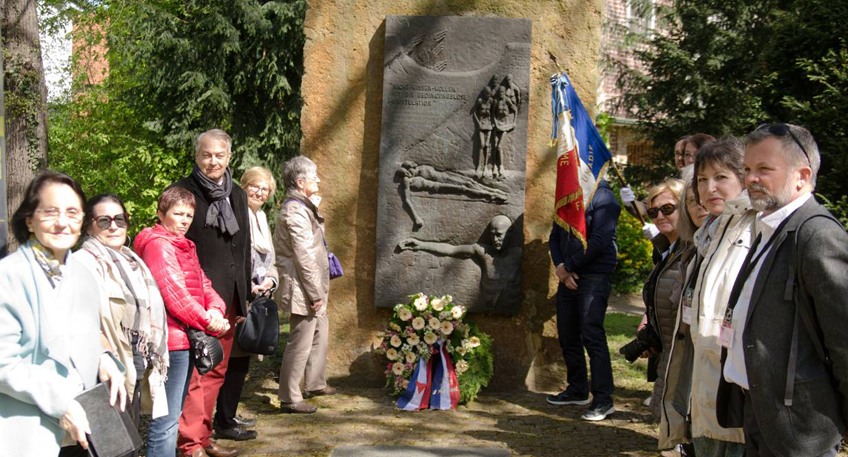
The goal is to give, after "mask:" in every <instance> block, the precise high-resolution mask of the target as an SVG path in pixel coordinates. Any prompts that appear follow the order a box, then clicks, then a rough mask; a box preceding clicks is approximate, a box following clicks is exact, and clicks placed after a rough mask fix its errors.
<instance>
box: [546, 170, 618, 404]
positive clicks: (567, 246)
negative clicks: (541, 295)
mask: <svg viewBox="0 0 848 457" xmlns="http://www.w3.org/2000/svg"><path fill="white" fill-rule="evenodd" d="M620 213H621V206H620V205H619V204H618V201H616V199H615V195H614V194H613V193H612V190H610V187H609V184H607V182H606V181H605V180H603V179H602V180H600V181H599V183H598V188H597V190H596V191H595V194H594V196H592V201H591V202H590V203H589V205H588V208H586V247H585V248H584V245H583V243H582V242H581V241H580V239H579V238H577V237H576V236H574V235H573V234H572V233H571V232H566V231H565V230H564V229H563V228H562V227H560V226H559V225H558V224H556V223H554V226H553V229H552V230H551V236H550V240H549V241H548V245H549V247H550V250H551V259H552V260H553V262H554V266H555V267H556V276H557V279H558V280H559V288H558V289H557V295H556V307H557V332H558V333H559V345H560V347H562V355H563V358H564V359H565V366H566V369H567V371H568V387H567V388H566V389H565V391H563V392H561V393H559V394H556V395H550V396H548V398H547V401H548V403H550V404H552V405H589V403H590V400H589V391H590V390H591V392H592V400H591V405H590V406H589V409H588V410H586V412H585V413H583V415H582V416H581V419H583V420H589V421H600V420H604V419H606V417H607V416H609V415H610V414H612V413H614V412H615V407H614V406H613V402H612V392H613V389H614V387H613V379H612V365H611V362H610V354H609V347H608V345H607V335H606V333H605V331H604V316H605V314H606V311H607V304H608V300H609V295H610V291H611V288H612V272H613V271H614V270H615V265H616V262H617V261H618V249H617V248H616V245H615V231H616V228H617V227H618V215H619V214H620ZM584 348H585V351H586V352H587V353H588V354H589V365H590V368H591V371H592V385H591V389H590V386H589V380H588V376H587V373H586V355H585V354H584V352H583V351H584Z"/></svg>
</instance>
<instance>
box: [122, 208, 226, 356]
mask: <svg viewBox="0 0 848 457" xmlns="http://www.w3.org/2000/svg"><path fill="white" fill-rule="evenodd" d="M135 252H136V254H138V255H139V257H141V258H142V260H144V263H146V264H147V267H148V268H150V272H151V273H152V274H153V278H154V279H156V284H157V285H159V291H160V292H161V293H162V298H163V299H164V300H165V309H166V310H167V311H168V350H169V351H179V350H183V349H189V347H190V346H189V342H188V335H186V332H185V330H186V328H187V327H192V328H196V329H198V330H205V329H206V326H207V325H209V320H208V319H207V318H206V310H208V309H217V310H219V311H221V315H223V316H226V315H227V309H226V306H225V305H224V301H223V300H221V297H220V296H219V295H218V293H217V292H215V290H214V289H212V282H210V281H209V278H207V277H206V275H205V274H204V273H203V269H202V268H200V261H198V260H197V249H196V248H195V246H194V242H192V241H191V240H189V239H188V238H186V237H184V236H178V235H175V234H173V233H170V232H168V231H167V230H165V228H164V227H162V226H161V225H159V224H156V226H154V227H153V228H149V227H148V228H146V229H144V230H142V231H141V233H139V234H138V236H136V238H135Z"/></svg>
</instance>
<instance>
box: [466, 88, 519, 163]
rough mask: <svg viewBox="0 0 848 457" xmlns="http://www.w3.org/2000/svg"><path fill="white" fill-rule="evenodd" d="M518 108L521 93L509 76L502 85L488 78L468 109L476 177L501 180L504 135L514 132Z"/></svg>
mask: <svg viewBox="0 0 848 457" xmlns="http://www.w3.org/2000/svg"><path fill="white" fill-rule="evenodd" d="M520 108H521V90H520V89H519V88H518V85H516V84H515V82H514V81H513V76H512V74H507V75H506V77H505V78H504V79H503V81H500V75H498V74H495V75H492V79H490V80H489V84H488V85H487V86H486V87H485V88H483V91H482V94H481V95H480V96H479V97H478V98H477V101H476V103H475V104H474V108H472V114H473V116H474V122H475V123H476V124H477V136H478V139H479V140H480V154H479V157H478V160H477V169H476V171H477V176H478V177H480V178H483V177H485V176H488V175H491V177H493V178H495V179H499V180H501V179H504V166H503V144H504V143H503V142H504V140H505V139H506V137H507V134H508V133H509V132H511V131H513V130H514V129H515V120H516V118H517V117H518V111H519V109H520ZM493 131H494V136H493V135H492V133H493Z"/></svg>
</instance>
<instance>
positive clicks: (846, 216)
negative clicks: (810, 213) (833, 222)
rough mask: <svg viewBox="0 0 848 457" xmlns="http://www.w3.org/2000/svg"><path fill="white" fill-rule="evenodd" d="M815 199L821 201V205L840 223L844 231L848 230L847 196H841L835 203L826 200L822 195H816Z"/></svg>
mask: <svg viewBox="0 0 848 457" xmlns="http://www.w3.org/2000/svg"><path fill="white" fill-rule="evenodd" d="M816 197H818V199H819V200H821V202H822V204H823V205H824V206H825V208H827V210H828V211H830V212H831V213H833V215H834V216H836V218H837V219H838V220H839V222H841V223H842V226H843V227H845V230H848V196H846V195H843V196H842V197H840V198H839V200H836V201H835V202H832V201H830V200H828V199H827V198H826V197H825V196H824V195H822V194H816Z"/></svg>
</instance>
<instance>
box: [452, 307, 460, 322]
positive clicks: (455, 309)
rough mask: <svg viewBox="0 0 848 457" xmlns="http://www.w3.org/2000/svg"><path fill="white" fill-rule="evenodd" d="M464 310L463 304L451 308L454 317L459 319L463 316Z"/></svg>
mask: <svg viewBox="0 0 848 457" xmlns="http://www.w3.org/2000/svg"><path fill="white" fill-rule="evenodd" d="M462 311H463V310H462V306H459V305H457V306H454V307H453V308H451V315H452V316H453V318H454V319H459V318H460V317H462Z"/></svg>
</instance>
